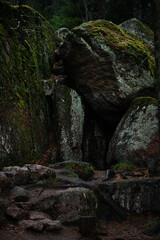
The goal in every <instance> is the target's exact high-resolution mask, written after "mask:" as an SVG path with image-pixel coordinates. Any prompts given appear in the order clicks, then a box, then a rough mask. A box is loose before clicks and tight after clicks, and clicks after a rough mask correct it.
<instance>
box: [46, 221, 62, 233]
mask: <svg viewBox="0 0 160 240" xmlns="http://www.w3.org/2000/svg"><path fill="white" fill-rule="evenodd" d="M41 223H43V226H44V228H45V229H46V230H47V231H58V230H60V229H61V228H62V224H61V222H60V221H58V220H51V219H49V218H46V219H43V220H41Z"/></svg>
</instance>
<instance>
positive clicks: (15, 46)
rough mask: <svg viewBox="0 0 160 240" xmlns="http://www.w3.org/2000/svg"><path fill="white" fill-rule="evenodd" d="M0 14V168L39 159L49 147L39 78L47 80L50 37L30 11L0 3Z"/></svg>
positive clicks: (50, 62)
mask: <svg viewBox="0 0 160 240" xmlns="http://www.w3.org/2000/svg"><path fill="white" fill-rule="evenodd" d="M0 16H1V17H0V36H1V37H0V81H1V87H0V164H2V163H3V165H4V163H5V165H6V164H7V163H12V164H13V163H15V162H17V163H20V162H21V163H22V162H24V161H25V160H26V159H28V160H29V159H31V158H32V159H33V157H34V158H36V157H39V156H40V155H41V153H42V152H43V151H44V149H45V147H46V145H47V143H48V128H49V117H48V111H47V104H46V100H45V95H44V92H43V88H42V84H41V81H40V79H42V78H46V79H48V78H49V77H50V74H51V69H52V65H53V63H54V52H55V37H54V32H53V30H52V28H51V26H49V24H48V22H47V21H46V20H45V19H44V18H43V17H42V16H41V15H40V14H38V13H37V12H36V11H34V10H33V9H32V8H30V7H27V6H23V7H22V9H20V8H18V7H15V6H14V7H13V6H11V5H9V4H7V3H5V2H4V1H0ZM21 16H23V18H21ZM19 24H20V26H19Z"/></svg>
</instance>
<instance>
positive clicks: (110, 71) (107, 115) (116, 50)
mask: <svg viewBox="0 0 160 240" xmlns="http://www.w3.org/2000/svg"><path fill="white" fill-rule="evenodd" d="M60 53H61V56H62V58H63V59H64V64H65V66H66V69H67V72H68V74H69V76H70V78H71V80H72V83H73V84H74V85H75V87H76V88H77V89H78V90H79V91H80V92H81V93H82V95H83V96H84V97H85V98H86V100H87V101H88V103H89V104H90V105H91V106H92V108H93V109H94V110H95V111H96V112H97V113H98V114H99V115H100V116H101V117H102V118H104V119H106V120H110V121H113V120H117V119H118V120H119V119H120V117H121V116H122V114H123V112H124V111H125V110H126V109H127V107H128V105H129V103H130V101H131V100H132V99H133V98H134V97H136V96H139V95H141V93H142V92H143V95H146V92H148V90H149V91H151V90H153V88H154V71H155V61H154V58H153V56H152V54H153V47H152V46H151V45H150V44H148V43H147V42H145V40H144V39H142V38H141V37H139V36H136V35H135V34H133V33H130V32H128V31H126V30H123V29H122V28H120V27H119V26H117V25H116V24H114V23H112V22H109V21H105V20H97V21H91V22H88V23H84V24H82V25H80V26H78V27H76V28H74V29H73V30H72V32H71V33H69V34H68V35H67V37H66V39H65V41H64V43H63V44H62V46H61V47H60ZM80 53H81V54H80Z"/></svg>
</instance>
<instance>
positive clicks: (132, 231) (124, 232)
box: [0, 215, 160, 240]
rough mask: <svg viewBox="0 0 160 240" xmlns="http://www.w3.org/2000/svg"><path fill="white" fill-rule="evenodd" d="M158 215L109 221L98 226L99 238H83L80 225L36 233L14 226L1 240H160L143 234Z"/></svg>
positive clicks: (2, 233) (9, 228)
mask: <svg viewBox="0 0 160 240" xmlns="http://www.w3.org/2000/svg"><path fill="white" fill-rule="evenodd" d="M155 218H156V215H154V216H153V215H141V216H128V218H127V220H126V221H124V222H121V223H120V222H116V221H109V222H108V223H104V222H102V221H101V222H99V223H98V224H97V236H96V237H95V238H94V237H92V238H84V237H81V235H80V233H79V227H78V225H75V226H74V225H71V226H63V229H62V230H61V231H60V232H57V233H55V232H43V233H36V232H30V231H22V230H21V229H19V228H18V227H17V226H15V225H13V224H8V225H6V226H5V227H4V228H3V229H2V230H0V240H78V239H83V240H88V239H90V240H94V239H95V240H123V239H124V240H160V235H155V236H147V235H145V234H144V233H143V232H144V231H145V230H146V229H148V227H147V223H149V221H150V220H153V219H155Z"/></svg>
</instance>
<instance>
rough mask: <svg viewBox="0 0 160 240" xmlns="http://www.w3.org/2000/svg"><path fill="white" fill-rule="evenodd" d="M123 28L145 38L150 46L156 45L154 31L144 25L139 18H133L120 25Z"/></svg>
mask: <svg viewBox="0 0 160 240" xmlns="http://www.w3.org/2000/svg"><path fill="white" fill-rule="evenodd" d="M119 26H120V27H121V28H123V29H125V30H128V31H131V32H133V33H134V34H137V35H139V36H140V37H142V38H144V40H145V41H147V42H148V43H149V44H151V45H154V33H153V31H152V30H151V29H150V28H149V27H148V26H147V25H146V24H144V23H142V22H141V21H140V20H138V19H137V18H131V19H129V20H127V21H125V22H123V23H121V24H120V25H119Z"/></svg>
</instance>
